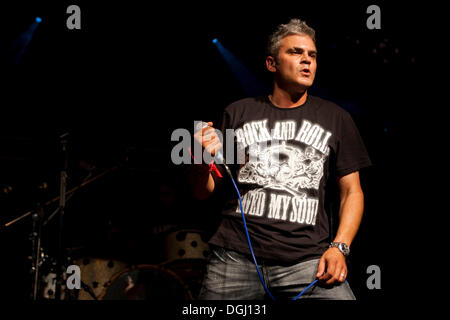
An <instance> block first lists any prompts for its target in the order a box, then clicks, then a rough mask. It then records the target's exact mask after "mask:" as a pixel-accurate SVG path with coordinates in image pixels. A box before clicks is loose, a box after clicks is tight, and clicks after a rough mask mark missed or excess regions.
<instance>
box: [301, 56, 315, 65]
mask: <svg viewBox="0 0 450 320" xmlns="http://www.w3.org/2000/svg"><path fill="white" fill-rule="evenodd" d="M311 60H312V59H311V57H310V56H309V55H307V54H304V55H302V58H301V59H300V64H311Z"/></svg>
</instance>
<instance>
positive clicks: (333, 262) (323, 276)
mask: <svg viewBox="0 0 450 320" xmlns="http://www.w3.org/2000/svg"><path fill="white" fill-rule="evenodd" d="M325 270H326V272H325ZM316 276H317V278H318V279H319V281H320V282H323V283H325V284H326V285H333V284H336V283H340V282H344V281H345V278H346V277H347V263H346V262H345V257H344V255H343V254H342V253H341V252H340V251H339V249H338V248H328V250H327V251H325V252H324V254H323V255H322V257H321V258H320V261H319V267H318V269H317V275H316Z"/></svg>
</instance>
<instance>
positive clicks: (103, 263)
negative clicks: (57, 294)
mask: <svg viewBox="0 0 450 320" xmlns="http://www.w3.org/2000/svg"><path fill="white" fill-rule="evenodd" d="M73 264H75V265H78V266H79V267H80V271H81V287H82V290H79V292H78V295H77V296H76V299H78V300H98V298H99V296H100V294H101V293H102V291H103V290H104V288H105V287H107V286H108V282H109V281H110V279H111V277H112V276H113V275H114V274H116V273H118V272H120V271H122V270H124V269H125V268H127V267H128V266H129V265H128V263H125V262H123V261H118V260H113V259H103V258H96V257H83V258H80V259H75V260H74V261H73Z"/></svg>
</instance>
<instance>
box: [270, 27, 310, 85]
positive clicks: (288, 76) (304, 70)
mask: <svg viewBox="0 0 450 320" xmlns="http://www.w3.org/2000/svg"><path fill="white" fill-rule="evenodd" d="M316 56H317V49H316V45H315V44H314V41H313V40H312V39H311V38H310V37H309V36H307V35H289V36H287V37H285V38H283V39H282V40H281V46H280V50H279V52H278V57H277V59H276V64H275V65H274V67H275V69H273V70H271V69H270V68H269V70H270V71H272V72H275V81H278V83H279V85H280V86H283V87H285V88H287V89H293V90H295V91H296V90H305V89H307V88H309V87H311V86H312V84H313V82H314V77H315V76H316V69H317V61H316Z"/></svg>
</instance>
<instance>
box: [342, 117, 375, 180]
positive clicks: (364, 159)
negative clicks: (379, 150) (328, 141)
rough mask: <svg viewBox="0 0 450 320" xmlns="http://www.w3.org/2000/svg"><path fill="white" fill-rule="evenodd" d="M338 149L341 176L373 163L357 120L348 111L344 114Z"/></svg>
mask: <svg viewBox="0 0 450 320" xmlns="http://www.w3.org/2000/svg"><path fill="white" fill-rule="evenodd" d="M341 119H342V120H341V123H340V125H339V128H340V130H339V133H338V142H337V150H336V174H337V176H339V177H342V176H345V175H347V174H350V173H352V172H355V171H358V170H360V169H362V168H364V167H368V166H370V165H372V163H371V161H370V158H369V155H368V153H367V150H366V147H365V145H364V142H363V140H362V138H361V135H360V133H359V130H358V128H357V127H356V124H355V122H354V121H353V119H352V117H351V116H350V114H349V113H348V112H344V113H343V114H342V118H341Z"/></svg>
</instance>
